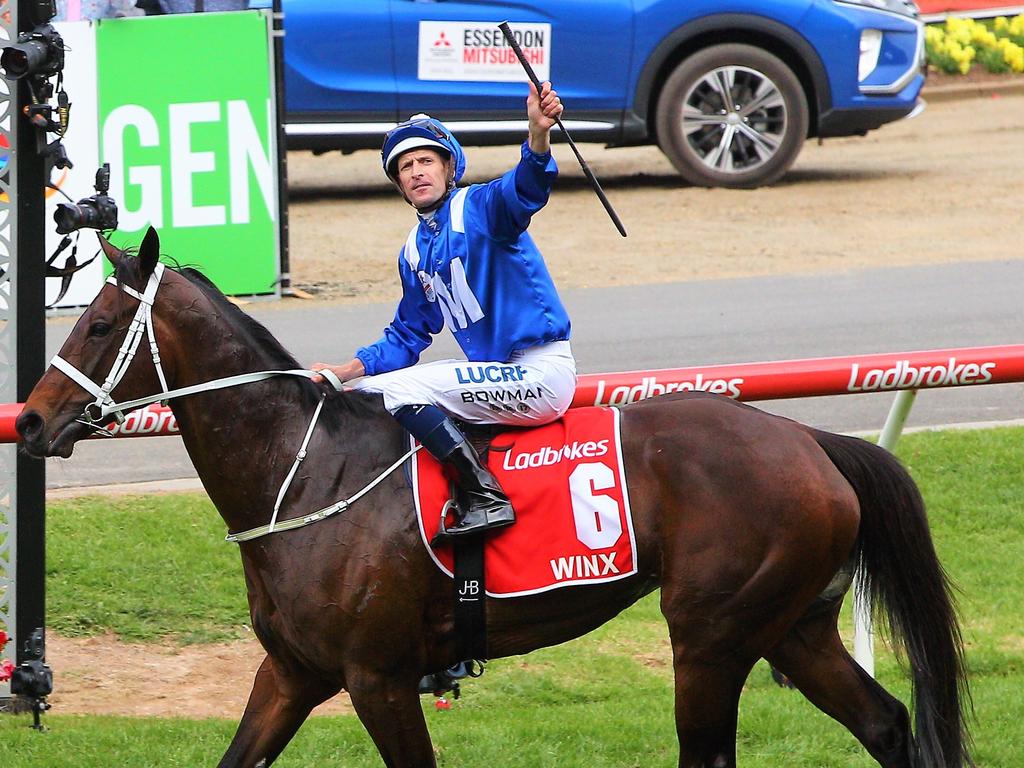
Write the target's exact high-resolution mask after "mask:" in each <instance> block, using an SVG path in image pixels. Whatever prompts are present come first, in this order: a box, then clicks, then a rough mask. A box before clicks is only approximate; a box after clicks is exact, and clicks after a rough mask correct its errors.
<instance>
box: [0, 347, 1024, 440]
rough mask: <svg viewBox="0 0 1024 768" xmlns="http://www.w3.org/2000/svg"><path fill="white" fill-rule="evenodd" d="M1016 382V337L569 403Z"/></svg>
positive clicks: (627, 381)
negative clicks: (694, 392) (988, 343)
mask: <svg viewBox="0 0 1024 768" xmlns="http://www.w3.org/2000/svg"><path fill="white" fill-rule="evenodd" d="M1021 381H1024V344H1009V345H1003V346H995V347H966V348H961V349H932V350H924V351H920V352H896V353H888V354H874V355H850V356H846V357H818V358H810V359H806V360H780V361H776V362H768V363H737V364H732V365H711V366H694V367H688V368H665V369H659V370H649V371H626V372H622V373H591V374H584V375H582V376H580V377H579V380H578V382H577V385H576V396H575V397H574V398H573V402H572V405H573V407H580V406H585V405H625V404H626V403H633V402H637V401H639V400H643V399H644V398H647V397H653V396H654V395H662V394H665V393H667V392H679V391H692V390H699V391H704V392H715V393H717V394H721V395H727V396H728V397H732V398H735V399H737V400H745V401H753V400H780V399H787V398H798V397H816V396H821V395H847V394H856V393H863V392H888V391H895V390H918V389H936V388H942V387H962V386H978V385H982V384H1005V383H1010V382H1021ZM21 407H22V406H21V405H20V404H17V403H14V404H9V405H0V443H12V442H16V441H17V433H16V431H15V429H14V420H15V419H16V418H17V416H18V414H19V413H20V412H21ZM111 431H112V432H113V433H114V435H115V436H117V437H144V436H151V435H175V434H178V425H177V422H176V421H175V419H174V414H172V413H171V411H170V409H169V408H166V407H160V406H150V407H148V408H144V409H141V410H138V411H135V412H133V413H131V414H129V415H128V417H127V418H126V420H125V421H124V423H123V424H115V425H112V426H111Z"/></svg>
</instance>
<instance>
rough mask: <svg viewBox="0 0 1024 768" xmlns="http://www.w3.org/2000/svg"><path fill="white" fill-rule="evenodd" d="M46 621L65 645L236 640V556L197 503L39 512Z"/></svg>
mask: <svg viewBox="0 0 1024 768" xmlns="http://www.w3.org/2000/svg"><path fill="white" fill-rule="evenodd" d="M46 523H47V549H48V552H47V558H46V561H47V568H46V576H47V601H48V605H47V617H48V620H49V626H50V628H51V629H53V630H55V631H56V632H58V633H60V634H62V635H65V636H69V637H74V636H82V635H94V634H99V633H103V632H114V633H116V634H118V635H120V636H121V637H122V638H123V639H124V640H127V641H130V642H138V641H150V640H157V639H161V638H169V639H174V640H177V641H179V642H183V643H190V642H210V641H213V640H224V639H228V638H233V637H241V636H242V634H243V633H242V631H241V627H242V625H244V624H247V623H248V621H249V609H248V606H247V605H246V601H245V585H244V582H243V578H242V566H241V561H240V558H239V555H238V547H237V546H236V545H234V544H228V543H226V542H225V541H224V534H225V532H226V530H225V526H224V522H223V521H222V520H221V518H220V516H219V515H218V514H217V512H216V510H214V508H213V507H212V505H211V504H210V502H209V501H208V500H207V499H206V497H205V496H204V495H200V494H185V493H180V494H168V495H151V496H125V497H98V496H93V497H85V498H80V499H72V500H68V501H61V502H57V503H54V504H51V505H49V506H48V509H47V521H46Z"/></svg>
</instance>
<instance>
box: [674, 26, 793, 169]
mask: <svg viewBox="0 0 1024 768" xmlns="http://www.w3.org/2000/svg"><path fill="white" fill-rule="evenodd" d="M751 98H754V99H755V101H750V99H751ZM808 119H809V117H808V110H807V98H806V96H805V95H804V90H803V87H802V86H801V84H800V80H799V79H798V78H797V76H796V75H795V74H794V73H793V70H791V69H790V68H789V67H788V66H787V65H786V64H785V63H784V62H783V61H782V60H781V59H779V58H778V57H776V56H774V55H772V54H771V53H769V52H768V51H765V50H763V49H761V48H756V47H754V46H750V45H743V44H739V43H728V44H723V45H715V46H712V47H710V48H705V49H703V50H701V51H698V52H697V53H695V54H693V55H692V56H690V57H689V58H687V59H685V60H684V61H683V62H682V63H681V64H680V65H679V66H678V67H676V69H675V71H673V72H672V74H671V75H669V78H668V80H666V81H665V87H664V88H663V89H662V91H661V96H660V97H659V99H658V108H657V114H656V130H657V132H658V144H659V145H660V146H661V149H662V151H663V152H664V153H665V154H666V155H667V156H668V158H669V159H670V160H671V161H672V165H674V166H675V167H676V170H677V171H679V173H680V175H682V177H683V178H684V179H686V180H687V181H688V182H690V183H691V184H695V185H698V186H703V187H731V188H735V189H751V188H754V187H760V186H764V185H766V184H772V183H774V182H775V181H778V180H779V178H781V177H782V175H783V174H784V173H785V172H786V171H787V170H789V167H790V166H791V165H792V164H793V162H794V161H795V160H796V157H797V155H798V154H799V153H800V149H801V148H802V147H803V143H804V139H805V138H806V137H807V123H808Z"/></svg>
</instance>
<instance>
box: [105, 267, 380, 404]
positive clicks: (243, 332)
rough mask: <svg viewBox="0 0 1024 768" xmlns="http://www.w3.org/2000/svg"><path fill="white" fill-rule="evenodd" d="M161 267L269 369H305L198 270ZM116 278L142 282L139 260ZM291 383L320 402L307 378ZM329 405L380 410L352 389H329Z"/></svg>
mask: <svg viewBox="0 0 1024 768" xmlns="http://www.w3.org/2000/svg"><path fill="white" fill-rule="evenodd" d="M164 266H165V267H166V268H168V269H173V270H174V271H175V272H177V273H178V274H179V275H181V276H182V277H184V278H185V279H186V280H188V281H189V282H190V283H191V284H192V285H194V286H195V287H196V288H197V289H199V291H200V292H201V293H202V294H203V295H204V296H206V297H207V298H208V299H209V300H210V301H211V302H212V303H213V304H214V305H215V306H216V307H217V309H218V310H219V311H220V312H221V315H222V317H224V318H225V319H226V320H227V321H228V322H230V323H232V324H233V325H234V326H235V327H236V329H237V330H238V331H239V337H241V338H244V339H248V340H249V342H250V343H251V344H252V345H253V346H254V347H255V348H257V349H259V350H260V351H261V352H262V353H263V354H264V355H265V356H266V357H267V360H268V363H267V364H268V365H269V366H270V369H273V370H290V369H296V368H305V366H304V365H302V364H300V363H299V362H298V361H297V360H296V359H295V357H294V356H293V355H292V354H291V353H290V352H289V351H288V350H287V349H285V348H284V346H283V345H282V344H281V342H280V341H278V340H277V338H275V336H274V334H272V333H271V332H270V331H269V330H268V329H267V328H266V326H264V325H263V324H262V323H260V322H259V321H258V320H256V319H254V318H253V317H251V316H250V315H247V314H246V313H245V312H243V311H242V310H241V309H240V308H239V307H238V306H236V305H235V304H232V303H231V302H230V301H229V300H228V298H227V297H226V296H225V295H224V294H223V293H222V292H221V290H220V289H219V288H218V287H217V286H216V285H214V284H213V282H212V281H211V280H210V278H208V277H207V276H206V275H204V274H203V273H202V272H200V271H199V270H198V269H196V268H194V267H189V266H181V265H178V264H175V265H171V264H165V265H164ZM115 276H116V278H117V279H118V280H125V281H127V280H131V281H132V282H135V283H136V284H138V283H139V282H141V279H140V278H141V276H140V274H139V266H138V259H137V258H131V259H122V260H121V262H120V264H119V265H118V267H117V268H116V270H115ZM293 380H294V381H295V382H296V383H297V384H299V385H300V387H301V390H302V393H303V395H304V397H306V398H307V399H308V400H310V401H311V402H313V403H315V402H316V401H317V400H319V399H320V396H321V395H322V394H323V393H324V391H325V390H324V389H323V388H321V387H319V386H317V385H316V384H314V383H313V382H312V381H310V380H308V379H298V378H296V379H293ZM328 402H329V403H331V404H332V405H334V406H335V408H337V409H340V410H342V411H346V412H348V413H351V414H353V415H371V414H378V413H380V411H381V408H382V406H381V401H380V397H379V396H378V395H371V394H367V393H364V392H356V391H351V390H349V391H346V392H343V393H342V392H334V391H333V390H330V392H329V394H328ZM327 410H329V411H330V410H334V409H327Z"/></svg>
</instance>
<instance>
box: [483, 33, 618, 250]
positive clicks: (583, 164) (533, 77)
mask: <svg viewBox="0 0 1024 768" xmlns="http://www.w3.org/2000/svg"><path fill="white" fill-rule="evenodd" d="M498 29H500V30H501V33H502V34H503V35H504V36H505V40H507V41H508V44H509V45H510V46H511V48H512V50H513V51H515V54H516V58H517V59H519V63H520V64H522V65H523V69H525V70H526V74H527V76H528V77H529V78H530V81H531V82H532V83H533V86H534V88H536V89H537V95H538V96H540V93H541V83H540V80H538V79H537V73H536V72H534V71H533V67H531V66H530V62H528V61H527V60H526V56H524V55H523V49H522V48H520V47H519V43H517V42H516V39H515V38H514V37H513V36H512V30H511V29H509V26H508V22H507V21H503V22H501V23H500V24H499V25H498ZM555 123H556V124H557V125H558V127H559V128H561V129H562V133H563V134H564V135H565V140H566V141H568V142H569V146H570V147H572V152H573V154H574V155H576V159H577V160H578V161H579V164H580V168H582V169H583V174H584V175H585V176H586V177H587V179H589V180H590V186H592V187H593V188H594V192H596V193H597V197H598V198H599V199H600V200H601V205H603V206H604V209H605V210H606V211H607V212H608V215H609V216H610V217H611V219H612V223H613V224H615V228H616V229H617V230H619V234H620V235H622V236H623V237H625V236H626V228H625V227H624V226H622V222H621V221H620V220H619V216H618V214H617V213H615V209H614V208H612V204H611V203H610V202H609V201H608V197H607V196H606V195H605V193H604V190H603V189H601V184H600V182H599V181H598V180H597V177H596V176H595V175H594V172H593V171H592V170H590V166H589V165H587V161H586V160H584V159H583V155H581V154H580V151H579V150H578V149H577V148H576V142H574V141H573V140H572V136H570V135H569V132H568V131H567V130H565V126H564V125H562V121H561V119H560V118H557V117H556V118H555Z"/></svg>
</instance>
